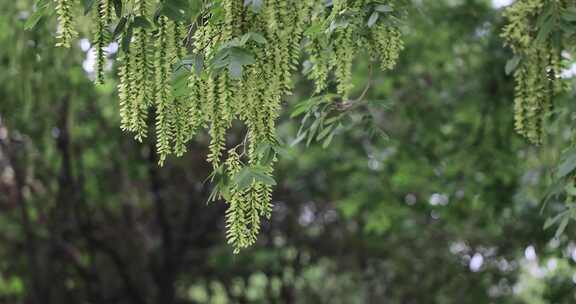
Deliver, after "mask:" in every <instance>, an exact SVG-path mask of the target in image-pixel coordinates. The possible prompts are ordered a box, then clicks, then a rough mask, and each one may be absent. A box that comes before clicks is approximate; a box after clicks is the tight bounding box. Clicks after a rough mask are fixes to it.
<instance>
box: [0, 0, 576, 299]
mask: <svg viewBox="0 0 576 304" xmlns="http://www.w3.org/2000/svg"><path fill="white" fill-rule="evenodd" d="M30 5H31V3H29V2H28V1H13V2H3V3H1V4H0V9H1V10H0V12H1V13H0V33H1V34H0V44H1V45H3V46H5V47H3V48H2V50H1V51H0V64H2V71H4V72H2V73H0V77H2V79H1V80H2V81H1V82H0V96H1V100H2V102H0V113H1V117H2V124H1V126H0V149H1V150H0V152H1V153H0V176H1V177H2V178H1V179H0V189H1V192H0V193H1V194H0V204H1V207H2V214H1V216H0V223H1V225H2V227H3V229H1V232H0V236H1V239H2V245H3V246H2V247H1V250H0V254H1V255H2V259H1V261H2V262H1V263H0V274H1V276H0V277H1V279H2V280H0V294H1V295H2V301H4V302H5V303H48V304H49V303H79V302H86V303H163V304H166V303H253V302H254V303H275V302H277V303H373V302H390V303H487V302H498V303H571V302H573V301H574V296H575V295H574V283H573V278H572V275H573V263H574V260H573V254H574V250H575V246H574V243H573V242H572V241H571V239H572V236H573V231H572V230H571V226H570V225H568V226H567V228H566V230H565V231H564V233H563V234H561V235H560V236H559V238H558V239H553V237H554V230H543V229H542V227H543V226H544V221H545V219H546V217H547V216H550V217H552V216H554V215H555V214H557V212H559V211H562V210H563V208H565V207H564V206H565V204H564V201H563V198H564V197H563V196H561V195H560V196H552V197H551V199H550V200H548V202H547V208H545V209H544V211H543V212H544V214H541V213H540V212H541V210H540V209H541V207H542V205H541V204H540V198H541V196H542V193H544V191H545V189H546V187H547V185H548V184H549V182H550V181H549V179H551V177H550V172H551V171H552V170H553V169H554V168H556V163H557V162H558V159H559V155H558V154H559V151H561V150H562V149H563V147H565V146H567V145H568V143H569V140H570V138H571V136H570V134H567V132H566V131H565V129H566V128H565V126H566V125H567V122H569V121H570V119H571V117H570V113H571V112H572V110H573V109H571V107H572V105H571V104H570V102H569V98H566V100H564V99H562V97H560V98H559V99H558V101H557V105H556V108H555V113H556V114H557V115H556V118H555V119H554V121H553V123H550V124H547V125H546V128H547V129H546V131H547V133H549V136H547V137H545V138H546V139H545V140H546V144H545V145H543V146H542V147H540V148H535V147H533V146H531V145H528V144H527V143H525V142H524V141H523V140H522V139H521V138H519V137H517V136H515V135H514V125H513V117H512V115H510V114H511V113H512V111H513V107H512V104H511V100H512V96H513V86H514V83H513V79H512V77H508V76H506V75H505V73H504V69H503V66H505V64H506V61H507V60H508V59H509V58H510V57H511V54H510V53H509V51H508V50H507V49H504V48H503V46H502V41H501V39H500V38H499V35H500V31H501V28H502V25H503V23H504V20H503V19H502V18H501V16H500V11H498V10H496V9H494V8H493V7H492V6H491V5H490V3H488V2H487V1H433V2H432V3H426V4H424V5H423V6H422V7H421V10H420V11H421V12H422V13H412V14H411V17H410V18H408V19H406V20H407V21H406V22H407V24H406V25H405V27H406V28H405V31H406V33H405V38H404V39H405V51H404V53H403V56H402V57H400V61H399V62H398V66H397V67H396V68H395V69H394V71H392V72H381V71H379V70H378V69H376V68H372V69H371V68H370V67H369V66H370V65H369V63H368V62H367V61H366V60H364V59H363V58H362V56H359V57H358V59H357V60H356V61H355V62H354V65H353V66H354V69H353V76H352V78H351V79H352V83H353V84H354V87H353V88H351V89H350V90H351V92H350V96H352V98H356V97H358V96H361V95H364V96H363V98H362V100H363V102H362V103H360V104H359V105H358V106H354V107H349V106H346V105H344V106H341V105H339V106H335V107H334V106H330V105H331V104H328V105H329V106H326V105H327V103H328V101H330V100H331V99H330V98H332V97H331V95H327V96H326V97H321V98H312V99H308V98H309V96H310V94H311V93H312V92H313V91H314V90H315V87H313V85H312V84H311V83H310V82H309V81H307V80H305V79H303V78H298V79H297V80H296V81H295V91H294V92H295V94H294V95H293V96H291V97H289V98H288V99H287V100H286V101H285V106H286V107H287V108H289V109H290V111H288V112H287V113H285V114H284V115H283V116H281V117H280V118H279V121H280V123H279V125H278V132H277V136H278V138H279V139H280V141H282V142H286V143H292V142H294V141H297V142H299V143H298V144H296V145H294V146H292V147H290V146H289V145H286V148H285V150H286V151H284V149H283V150H282V151H281V152H282V153H283V154H285V155H283V156H282V157H280V158H279V160H278V163H277V169H276V170H277V176H276V181H277V183H278V185H277V187H276V191H275V193H274V195H273V198H274V199H273V200H274V206H275V207H274V209H273V213H274V216H273V217H272V218H271V220H270V221H264V222H263V228H262V232H261V234H260V236H259V238H258V241H257V243H256V244H255V245H254V246H252V247H251V248H248V249H246V250H244V251H242V252H241V253H240V254H239V255H234V254H232V250H231V249H230V248H229V247H228V246H227V245H226V242H225V232H224V230H225V222H224V210H223V209H224V208H225V206H224V205H221V204H209V205H206V201H207V200H208V198H209V197H210V194H211V193H212V186H211V185H210V184H208V183H204V181H205V179H206V178H207V177H208V176H209V175H210V173H211V172H212V169H213V168H212V166H211V165H210V164H209V163H206V162H205V161H204V159H205V158H206V155H207V154H208V153H209V151H208V150H209V147H208V146H209V144H208V137H207V136H206V135H205V134H202V133H201V134H200V135H199V137H198V138H196V140H194V141H191V142H190V143H189V144H188V145H187V147H186V148H187V149H188V153H186V154H184V155H183V156H182V157H181V158H169V159H167V160H166V162H165V165H164V167H158V166H157V162H158V160H159V156H158V154H157V153H156V152H155V151H156V147H155V146H156V143H155V141H154V139H153V138H142V141H143V143H138V142H136V141H134V140H132V139H131V138H129V136H126V135H125V134H123V132H122V131H121V130H120V129H119V126H120V125H121V118H120V117H119V115H118V113H119V106H118V102H117V101H116V97H114V96H115V95H116V92H115V90H116V89H115V83H113V82H115V81H116V80H114V79H110V76H109V75H108V79H110V80H108V81H107V82H106V83H105V84H104V85H102V86H99V87H94V85H93V84H92V83H91V78H92V77H96V76H97V73H96V74H95V73H94V72H91V71H92V70H91V68H92V65H91V64H90V62H86V64H85V68H86V69H82V62H83V60H86V58H87V57H88V58H93V57H92V56H93V55H90V52H95V49H92V50H88V52H85V51H82V50H81V48H80V47H78V45H77V43H76V42H72V43H71V45H70V49H69V50H63V49H61V48H57V49H55V48H54V47H53V45H54V44H55V40H54V32H53V29H54V27H53V26H52V24H51V22H52V21H50V19H47V18H41V19H40V20H39V23H38V24H37V25H36V26H35V27H34V28H33V29H32V30H30V31H25V30H24V27H25V26H26V25H27V24H26V23H27V22H29V20H30V18H31V17H30V16H31V15H30V13H31V12H30V10H29V8H30ZM28 25H29V24H28ZM81 34H82V31H80V35H81ZM83 44H84V47H85V48H86V42H84V43H83ZM121 47H122V46H120V48H121ZM106 50H107V51H108V53H107V55H106V57H105V58H104V59H105V61H104V62H105V64H104V65H103V66H104V67H106V62H107V60H108V59H112V60H114V59H116V54H115V53H114V52H112V51H113V50H114V48H113V47H112V48H107V49H106ZM94 54H96V56H95V57H96V59H98V56H97V52H95V53H94ZM119 56H123V55H119ZM88 61H90V60H88ZM96 61H97V60H96ZM115 68H116V67H115ZM301 68H304V66H302V67H301ZM95 71H97V69H96V70H95ZM105 72H106V73H108V71H105ZM94 79H95V78H94ZM367 87H368V90H366V93H365V94H363V92H364V91H365V88H367ZM329 89H331V88H329ZM334 89H336V88H334ZM337 101H338V100H337ZM302 109H305V111H304V112H302ZM306 113H312V114H310V116H312V117H323V116H326V117H338V120H337V121H338V122H341V126H339V125H338V124H336V125H332V124H330V123H327V120H324V121H322V122H321V123H320V122H318V123H317V126H316V127H314V126H313V125H314V124H313V121H314V120H310V118H308V119H306V120H305V121H302V119H304V117H305V116H306ZM290 114H292V116H294V117H293V118H290V117H288V116H291V115H290ZM311 122H312V123H311ZM147 127H149V128H153V127H154V126H153V122H150V121H149V122H148V126H147ZM324 130H328V131H324ZM242 131H243V130H242V128H241V127H240V126H236V125H233V126H232V129H231V131H230V134H229V137H230V139H229V140H230V141H233V142H241V141H242V139H243V138H244V137H243V132H242ZM321 134H322V136H321ZM330 134H334V135H333V136H332V135H330ZM327 138H330V140H328V139H327ZM308 141H310V144H309V146H308V147H306V143H307V142H308ZM326 141H328V142H329V146H326V147H322V146H323V144H324V143H325V142H326Z"/></svg>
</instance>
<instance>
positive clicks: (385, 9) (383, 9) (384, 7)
mask: <svg viewBox="0 0 576 304" xmlns="http://www.w3.org/2000/svg"><path fill="white" fill-rule="evenodd" d="M374 10H375V11H377V12H379V13H390V12H393V11H394V9H393V8H392V7H391V6H390V5H385V4H379V5H376V7H374Z"/></svg>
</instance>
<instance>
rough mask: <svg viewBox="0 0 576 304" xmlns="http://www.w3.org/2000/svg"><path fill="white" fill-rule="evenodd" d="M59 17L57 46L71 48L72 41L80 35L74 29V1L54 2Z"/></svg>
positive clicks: (57, 0)
mask: <svg viewBox="0 0 576 304" xmlns="http://www.w3.org/2000/svg"><path fill="white" fill-rule="evenodd" d="M54 3H55V6H56V15H57V17H58V32H57V37H56V38H57V39H58V42H57V43H56V45H57V46H61V47H65V48H69V47H70V44H71V42H72V39H74V37H76V35H77V34H78V33H77V32H76V30H75V29H74V25H73V21H74V20H73V17H72V7H73V3H74V0H54Z"/></svg>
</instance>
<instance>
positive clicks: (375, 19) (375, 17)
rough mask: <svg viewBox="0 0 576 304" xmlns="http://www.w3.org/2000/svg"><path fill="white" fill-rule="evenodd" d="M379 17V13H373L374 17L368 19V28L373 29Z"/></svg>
mask: <svg viewBox="0 0 576 304" xmlns="http://www.w3.org/2000/svg"><path fill="white" fill-rule="evenodd" d="M378 17H380V14H378V12H377V11H374V12H372V15H370V18H368V23H367V25H368V27H372V26H374V24H376V21H378Z"/></svg>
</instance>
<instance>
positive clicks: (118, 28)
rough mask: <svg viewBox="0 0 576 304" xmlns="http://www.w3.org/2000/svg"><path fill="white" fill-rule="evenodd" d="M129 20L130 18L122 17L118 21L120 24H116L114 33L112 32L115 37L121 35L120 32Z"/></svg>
mask: <svg viewBox="0 0 576 304" xmlns="http://www.w3.org/2000/svg"><path fill="white" fill-rule="evenodd" d="M127 21H128V19H127V18H126V17H122V18H120V20H119V21H118V24H116V27H115V28H114V33H113V34H112V37H113V38H116V37H118V36H119V35H120V33H122V31H124V28H125V27H126V22H127Z"/></svg>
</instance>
